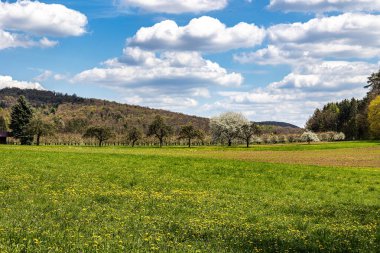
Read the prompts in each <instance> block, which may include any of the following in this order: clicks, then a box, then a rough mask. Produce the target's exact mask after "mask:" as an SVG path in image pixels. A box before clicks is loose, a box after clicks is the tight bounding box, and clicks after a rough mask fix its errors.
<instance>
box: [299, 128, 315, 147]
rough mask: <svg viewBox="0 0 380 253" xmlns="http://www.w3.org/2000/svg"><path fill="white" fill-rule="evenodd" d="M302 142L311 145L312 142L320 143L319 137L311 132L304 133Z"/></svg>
mask: <svg viewBox="0 0 380 253" xmlns="http://www.w3.org/2000/svg"><path fill="white" fill-rule="evenodd" d="M301 140H302V141H304V142H307V143H309V144H310V142H319V138H318V136H317V135H316V134H315V133H313V132H310V131H307V132H304V133H303V134H302V135H301Z"/></svg>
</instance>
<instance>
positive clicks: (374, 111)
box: [368, 96, 380, 139]
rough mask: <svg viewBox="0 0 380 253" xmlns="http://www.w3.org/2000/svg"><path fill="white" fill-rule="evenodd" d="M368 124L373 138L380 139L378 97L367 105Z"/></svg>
mask: <svg viewBox="0 0 380 253" xmlns="http://www.w3.org/2000/svg"><path fill="white" fill-rule="evenodd" d="M368 122H369V127H370V130H371V133H372V135H373V137H375V138H378V139H380V96H377V97H376V98H375V99H374V100H373V101H372V102H371V104H370V105H369V108H368Z"/></svg>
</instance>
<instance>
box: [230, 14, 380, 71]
mask: <svg viewBox="0 0 380 253" xmlns="http://www.w3.org/2000/svg"><path fill="white" fill-rule="evenodd" d="M267 36H268V40H269V42H270V44H269V45H268V46H267V48H263V49H260V50H258V51H256V52H249V53H242V54H238V55H235V57H234V58H235V60H237V61H239V62H241V63H248V62H254V63H258V64H292V63H294V62H295V63H298V62H299V61H300V60H308V59H323V58H327V57H328V58H336V59H349V58H360V59H369V58H375V57H378V55H379V53H380V49H379V48H380V15H371V14H354V13H345V14H342V15H338V16H332V17H321V18H314V19H311V20H310V21H308V22H305V23H292V24H279V25H274V26H272V27H270V28H268V30H267Z"/></svg>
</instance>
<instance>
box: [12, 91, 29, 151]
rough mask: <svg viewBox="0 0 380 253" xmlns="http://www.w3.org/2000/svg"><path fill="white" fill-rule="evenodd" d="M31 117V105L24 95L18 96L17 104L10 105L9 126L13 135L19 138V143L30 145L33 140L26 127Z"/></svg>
mask: <svg viewBox="0 0 380 253" xmlns="http://www.w3.org/2000/svg"><path fill="white" fill-rule="evenodd" d="M32 117H33V110H32V107H31V106H30V105H29V103H28V102H27V101H26V99H25V97H24V96H20V97H19V98H18V100H17V104H16V105H14V106H13V107H12V113H11V124H10V128H11V130H12V133H13V136H14V137H15V138H17V139H19V140H20V142H21V145H31V144H32V142H33V134H32V133H30V131H29V128H28V126H29V123H30V121H31V119H32Z"/></svg>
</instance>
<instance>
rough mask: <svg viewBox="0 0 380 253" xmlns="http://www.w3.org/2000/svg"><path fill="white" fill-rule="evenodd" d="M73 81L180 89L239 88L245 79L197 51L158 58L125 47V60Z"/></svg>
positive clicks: (83, 73) (163, 55) (112, 63)
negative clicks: (197, 87) (195, 86)
mask: <svg viewBox="0 0 380 253" xmlns="http://www.w3.org/2000/svg"><path fill="white" fill-rule="evenodd" d="M73 81H74V82H84V83H97V84H108V85H116V86H131V85H153V86H158V85H161V86H165V85H167V86H173V85H174V86H177V88H179V89H181V88H183V87H186V86H193V85H202V84H216V85H221V86H239V85H241V83H242V82H243V77H242V76H241V75H240V74H238V73H234V72H233V73H228V71H227V70H226V69H224V68H222V67H221V66H220V65H219V64H217V63H215V62H212V61H209V60H206V59H204V58H203V57H202V56H201V55H200V54H199V53H197V52H164V53H161V54H159V56H157V55H156V54H155V53H153V52H147V51H143V50H141V49H139V48H126V49H125V50H124V55H123V56H122V57H120V58H117V59H111V60H108V61H106V62H105V63H104V67H101V68H93V69H90V70H86V71H83V72H82V73H79V74H77V75H76V76H75V77H74V79H73Z"/></svg>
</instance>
